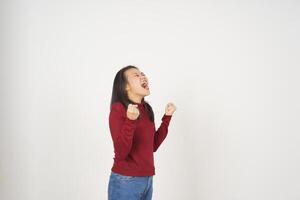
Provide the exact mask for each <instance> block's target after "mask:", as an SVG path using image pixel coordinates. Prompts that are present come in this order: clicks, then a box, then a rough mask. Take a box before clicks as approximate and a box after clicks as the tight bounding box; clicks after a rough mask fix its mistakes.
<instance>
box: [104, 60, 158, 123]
mask: <svg viewBox="0 0 300 200" xmlns="http://www.w3.org/2000/svg"><path fill="white" fill-rule="evenodd" d="M131 68H135V69H138V68H137V67H135V66H133V65H128V66H126V67H123V68H122V69H120V70H119V71H118V72H117V74H116V76H115V78H114V83H113V88H112V95H111V101H110V108H111V106H112V104H113V103H115V102H120V103H122V104H123V106H124V107H125V108H126V109H127V107H128V105H129V104H130V103H131V104H134V102H132V101H131V100H130V99H129V98H128V95H127V92H126V90H125V86H126V84H127V78H126V77H125V71H126V70H128V69H131ZM142 103H144V104H145V110H146V113H147V115H148V116H149V118H150V120H151V121H152V122H154V113H153V110H152V107H151V106H150V104H149V103H148V102H147V101H146V100H145V98H143V99H142Z"/></svg>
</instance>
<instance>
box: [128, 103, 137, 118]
mask: <svg viewBox="0 0 300 200" xmlns="http://www.w3.org/2000/svg"><path fill="white" fill-rule="evenodd" d="M139 115H140V111H139V109H138V105H135V104H129V105H128V107H127V118H129V119H131V120H136V119H137V118H138V117H139Z"/></svg>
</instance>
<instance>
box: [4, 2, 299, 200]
mask: <svg viewBox="0 0 300 200" xmlns="http://www.w3.org/2000/svg"><path fill="white" fill-rule="evenodd" d="M0 5H1V6H0V7H1V8H0V9H1V12H0V13H1V14H0V15H1V48H0V49H1V136H0V137H1V138H0V155H1V162H0V199H3V200H53V199H55V200H84V199H89V200H105V199H107V187H108V179H109V173H110V169H111V166H112V163H113V145H112V140H111V136H110V132H109V127H108V114H109V104H110V98H111V91H112V83H113V78H114V76H115V74H116V72H117V71H118V70H119V69H120V68H122V67H124V66H126V65H135V66H137V67H139V69H140V70H141V71H144V72H145V73H146V74H147V75H148V78H149V82H150V91H151V94H150V96H147V97H146V100H147V101H148V102H149V103H150V104H151V105H152V107H153V109H154V112H155V122H156V127H158V125H159V124H160V119H161V116H162V115H163V113H164V108H165V105H166V104H167V103H168V102H173V103H174V104H175V105H176V106H177V111H176V112H175V113H174V116H173V118H172V121H171V122H170V127H169V134H168V136H167V138H166V140H165V141H164V143H163V144H162V145H161V147H160V149H159V150H158V151H157V152H156V153H155V166H156V175H155V176H154V185H153V187H154V192H153V199H154V200H187V199H189V200H190V199H192V200H254V199H255V200H287V199H288V200H298V199H300V190H299V188H300V181H299V180H300V172H299V168H300V146H299V143H300V135H299V133H300V128H299V119H300V114H299V113H300V106H299V102H300V95H299V85H300V81H299V72H300V70H299V66H300V60H299V53H300V51H299V50H300V48H299V46H300V40H299V35H300V4H299V1H283V0H282V1H264V0H263V1H164V0H161V1H137V0H135V1H132V0H130V1H101V0H98V1H96V0H95V1H83V0H82V1H67V0H60V1H51V0H43V1H37V0H14V1H8V0H7V1H1V4H0Z"/></svg>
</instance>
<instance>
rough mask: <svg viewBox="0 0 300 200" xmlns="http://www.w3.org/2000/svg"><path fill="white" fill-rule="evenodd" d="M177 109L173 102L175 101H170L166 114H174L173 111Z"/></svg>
mask: <svg viewBox="0 0 300 200" xmlns="http://www.w3.org/2000/svg"><path fill="white" fill-rule="evenodd" d="M175 110H176V106H175V105H174V104H173V103H171V102H170V103H168V104H167V105H166V112H165V114H166V115H173V113H174V112H175Z"/></svg>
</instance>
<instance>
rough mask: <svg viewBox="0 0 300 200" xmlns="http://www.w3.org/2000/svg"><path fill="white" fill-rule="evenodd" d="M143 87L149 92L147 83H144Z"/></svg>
mask: <svg viewBox="0 0 300 200" xmlns="http://www.w3.org/2000/svg"><path fill="white" fill-rule="evenodd" d="M141 86H142V87H143V88H144V89H146V90H149V86H148V83H147V82H144V83H142V84H141Z"/></svg>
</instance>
